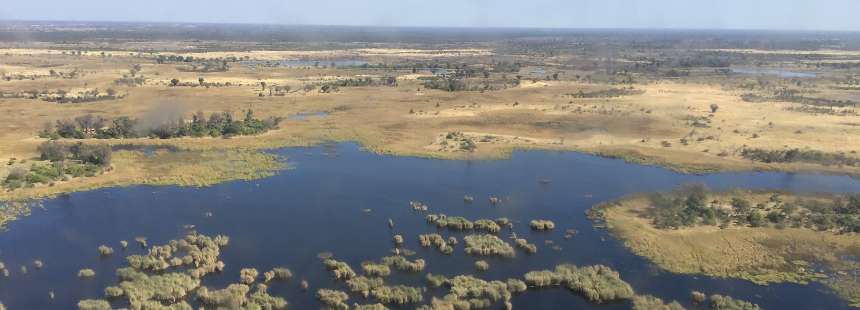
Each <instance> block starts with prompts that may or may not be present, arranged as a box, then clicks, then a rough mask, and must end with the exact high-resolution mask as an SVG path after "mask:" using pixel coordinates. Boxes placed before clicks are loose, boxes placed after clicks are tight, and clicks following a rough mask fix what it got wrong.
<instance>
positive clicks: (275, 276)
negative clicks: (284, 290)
mask: <svg viewBox="0 0 860 310" xmlns="http://www.w3.org/2000/svg"><path fill="white" fill-rule="evenodd" d="M263 277H264V278H265V282H269V281H272V280H280V281H285V280H289V279H290V278H292V277H293V272H292V271H290V269H287V268H285V267H275V268H272V270H269V271H266V272H265V273H263Z"/></svg>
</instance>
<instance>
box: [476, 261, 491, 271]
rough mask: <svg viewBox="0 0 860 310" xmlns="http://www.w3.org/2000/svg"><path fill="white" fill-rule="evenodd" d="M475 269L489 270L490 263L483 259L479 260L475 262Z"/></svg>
mask: <svg viewBox="0 0 860 310" xmlns="http://www.w3.org/2000/svg"><path fill="white" fill-rule="evenodd" d="M475 269H478V271H487V270H490V263H488V262H487V261H485V260H479V261H476V262H475Z"/></svg>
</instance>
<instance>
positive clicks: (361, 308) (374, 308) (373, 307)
mask: <svg viewBox="0 0 860 310" xmlns="http://www.w3.org/2000/svg"><path fill="white" fill-rule="evenodd" d="M0 310H2V309H0ZM352 310H388V307H386V306H385V305H383V304H368V305H359V304H352Z"/></svg>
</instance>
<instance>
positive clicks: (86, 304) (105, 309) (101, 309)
mask: <svg viewBox="0 0 860 310" xmlns="http://www.w3.org/2000/svg"><path fill="white" fill-rule="evenodd" d="M0 309H3V307H0ZM110 309H111V308H110V303H109V302H107V300H102V299H84V300H81V301H79V302H78V310H110Z"/></svg>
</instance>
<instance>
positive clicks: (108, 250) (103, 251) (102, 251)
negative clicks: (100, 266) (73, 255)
mask: <svg viewBox="0 0 860 310" xmlns="http://www.w3.org/2000/svg"><path fill="white" fill-rule="evenodd" d="M111 254H113V248H112V247H109V246H106V245H104V244H102V245H100V246H99V255H101V256H108V255H111Z"/></svg>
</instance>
